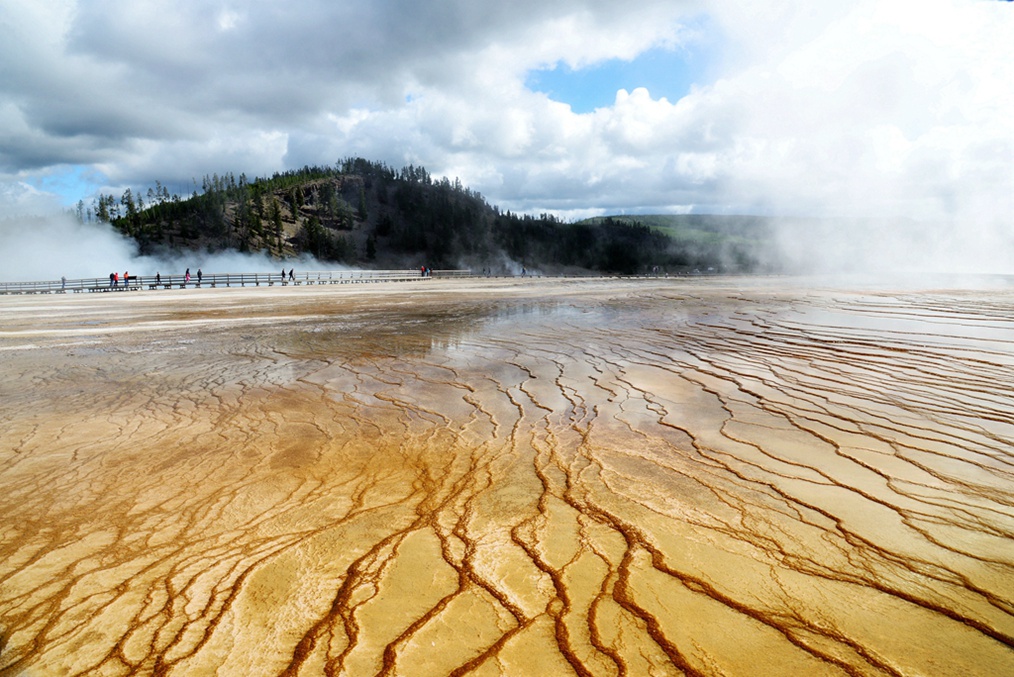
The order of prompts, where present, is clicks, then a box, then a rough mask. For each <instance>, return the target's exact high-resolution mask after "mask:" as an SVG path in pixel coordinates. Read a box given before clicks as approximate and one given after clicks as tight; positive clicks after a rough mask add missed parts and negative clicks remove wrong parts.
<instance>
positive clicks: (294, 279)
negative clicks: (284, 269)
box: [289, 268, 296, 282]
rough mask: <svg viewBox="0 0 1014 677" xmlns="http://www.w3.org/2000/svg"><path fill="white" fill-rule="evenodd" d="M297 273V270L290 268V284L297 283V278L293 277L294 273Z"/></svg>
mask: <svg viewBox="0 0 1014 677" xmlns="http://www.w3.org/2000/svg"><path fill="white" fill-rule="evenodd" d="M295 272H296V269H295V268H289V282H295V281H296V276H295V275H293V273H295Z"/></svg>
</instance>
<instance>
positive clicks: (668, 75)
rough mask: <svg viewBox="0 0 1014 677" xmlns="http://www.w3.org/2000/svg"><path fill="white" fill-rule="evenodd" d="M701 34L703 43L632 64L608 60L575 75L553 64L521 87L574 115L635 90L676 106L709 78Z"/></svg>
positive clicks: (709, 59)
mask: <svg viewBox="0 0 1014 677" xmlns="http://www.w3.org/2000/svg"><path fill="white" fill-rule="evenodd" d="M699 28H702V27H699ZM704 28H706V27H704ZM706 32H707V33H708V35H707V37H708V38H709V40H708V41H695V42H694V43H693V44H689V45H685V46H680V47H678V48H676V49H664V48H661V47H656V48H654V49H650V50H648V51H646V52H642V53H641V54H640V55H638V56H637V57H636V58H635V59H633V60H632V61H624V60H622V59H610V60H609V61H605V62H603V63H599V64H595V65H593V66H589V67H587V68H580V69H577V70H574V69H572V68H570V67H569V66H567V65H566V64H564V63H558V64H556V66H555V67H554V68H546V69H541V70H534V71H530V72H529V73H528V77H527V78H526V80H525V86H527V87H528V89H530V90H532V91H535V92H542V93H544V94H546V95H547V96H549V98H550V99H553V100H554V101H559V102H561V103H566V104H569V105H570V107H571V109H572V110H573V111H574V112H575V113H590V112H592V111H593V110H595V109H596V108H602V107H605V106H611V105H612V104H613V102H614V101H615V100H616V92H617V90H620V89H625V90H627V91H628V92H631V91H633V90H635V89H637V88H638V87H645V88H647V89H648V91H649V92H650V93H651V96H652V98H653V99H659V98H661V97H665V98H666V99H668V100H669V101H670V102H676V101H678V100H679V99H681V98H683V97H684V96H686V94H688V93H689V92H690V88H691V86H692V85H695V84H696V85H704V84H708V83H709V82H710V79H711V78H712V77H713V73H712V70H713V69H712V66H713V61H714V59H713V56H714V54H715V45H713V44H709V43H710V38H712V37H713V35H712V34H711V31H706Z"/></svg>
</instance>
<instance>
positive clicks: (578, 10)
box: [0, 0, 1014, 257]
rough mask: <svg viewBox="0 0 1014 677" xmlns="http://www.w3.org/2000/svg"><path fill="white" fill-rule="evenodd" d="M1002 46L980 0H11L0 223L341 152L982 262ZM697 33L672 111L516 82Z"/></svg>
mask: <svg viewBox="0 0 1014 677" xmlns="http://www.w3.org/2000/svg"><path fill="white" fill-rule="evenodd" d="M702 16H706V17H708V20H707V21H706V22H703V23H702V22H701V21H700V17H702ZM702 25H707V26H708V27H709V28H708V30H707V31H706V32H705V33H704V34H703V35H702V34H701V32H700V31H699V30H698V29H699V28H700V26H702ZM688 27H691V28H688ZM1012 34H1014V11H1012V5H1011V4H1010V3H1003V2H990V1H986V0H925V1H919V2H916V1H915V0H854V1H853V2H848V3H822V4H818V5H814V4H813V3H807V2H803V1H802V0H761V1H760V2H753V3H728V2H718V0H647V1H646V2H643V3H638V6H637V8H636V10H631V9H630V8H629V7H627V6H625V5H622V4H618V3H615V2H607V1H606V0H561V1H560V2H553V3H546V2H541V1H540V2H537V1H535V0H520V1H519V2H516V3H510V4H503V3H476V2H472V1H470V0H445V1H443V2H436V3H414V4H413V3H407V4H406V3H403V2H394V1H393V0H384V1H378V2H371V3H352V2H349V1H333V0H309V1H306V2H300V3H297V4H295V5H291V6H290V5H286V6H284V7H282V6H280V5H278V4H277V3H274V2H267V1H266V0H249V1H248V2H245V3H233V2H227V1H222V2H207V1H206V0H176V1H175V2H172V3H169V2H164V1H162V0H159V1H156V2H146V3H137V2H129V1H128V0H89V1H87V2H86V1H84V0H57V1H54V2H47V3H37V2H30V1H29V0H12V1H11V2H8V3H4V5H3V7H2V8H0V65H2V68H0V183H2V184H5V185H6V186H7V189H6V190H4V191H0V215H2V214H9V213H11V210H12V209H14V207H15V205H16V204H17V200H24V199H26V198H25V197H24V196H23V195H22V196H21V197H20V198H16V197H11V196H17V195H20V194H21V193H19V191H22V189H20V188H18V186H22V185H24V184H26V183H32V179H33V177H35V176H38V175H41V174H44V173H46V172H52V171H54V169H53V168H55V167H68V166H85V167H90V168H93V169H94V170H96V171H97V172H101V174H102V175H104V176H105V177H108V181H109V184H110V188H113V187H117V188H118V187H125V186H133V187H135V188H138V189H142V190H144V189H146V188H147V187H148V186H149V185H151V184H152V183H153V182H154V181H155V180H160V181H161V182H162V183H163V184H165V185H167V186H171V187H172V186H190V185H191V180H192V179H194V178H196V179H197V180H198V183H199V182H200V178H201V176H203V175H205V174H210V173H213V172H219V173H221V172H225V171H232V172H234V173H236V174H239V173H241V172H243V173H246V174H248V175H261V174H270V173H272V172H274V171H281V170H285V169H289V168H295V167H300V166H302V165H304V164H333V163H334V162H336V161H337V160H339V159H341V158H343V157H346V156H348V155H362V156H364V157H367V158H370V159H374V160H382V161H385V162H387V163H389V164H391V165H393V166H395V167H398V166H400V165H402V164H408V163H413V164H417V165H420V164H421V165H424V166H426V167H427V169H429V170H430V171H431V173H433V174H435V175H438V176H439V175H446V176H450V177H455V176H456V177H459V178H460V179H461V180H462V182H463V183H465V184H466V185H468V186H470V187H472V188H474V189H477V190H479V191H480V192H482V193H483V194H484V195H485V196H486V197H487V199H489V200H490V201H491V202H493V203H495V204H498V205H500V206H502V207H504V208H506V209H512V210H514V211H525V212H541V211H554V212H557V213H559V214H561V215H563V216H565V217H567V216H577V215H586V214H588V213H607V212H626V213H631V212H633V213H637V212H640V213H644V212H657V211H687V210H692V211H698V212H731V213H752V212H759V213H766V214H785V215H830V216H848V217H854V216H864V215H876V216H894V217H900V216H906V217H913V218H917V219H922V220H924V221H927V222H935V223H936V222H939V223H957V222H961V223H965V222H974V223H975V224H978V225H977V226H976V228H982V227H984V226H982V225H981V224H984V223H985V224H989V228H990V230H989V231H988V232H989V234H990V237H988V238H987V237H984V236H983V234H982V233H981V232H979V233H978V235H977V237H979V239H980V240H988V241H991V242H993V243H994V244H996V243H999V244H1002V245H1005V244H1007V243H1006V241H1005V240H1004V239H1003V237H1000V236H996V237H994V234H995V233H997V232H998V230H997V229H998V228H999V227H1000V225H1001V224H1004V223H1006V224H1007V225H1008V226H1009V215H1010V214H1011V213H1014V204H1012V200H1014V197H1012V196H1014V185H1012V183H1014V169H1012V168H1014V98H1012V97H1014V93H1012V92H1014V89H1012V88H1011V86H1010V84H1009V83H1010V82H1014V72H1012V68H1014V52H1012V49H1014V48H1012V41H1011V40H1010V39H1009V36H1010V35H1012ZM702 39H703V40H709V41H711V43H713V44H712V46H711V47H710V48H709V49H708V53H709V55H712V58H714V59H715V62H714V63H713V64H712V65H711V66H710V67H709V68H708V69H707V72H708V74H709V79H708V80H707V81H702V82H698V83H696V84H695V85H694V86H693V87H692V89H691V91H690V92H689V93H687V94H686V95H685V96H683V97H682V98H678V99H676V98H674V99H667V98H662V97H661V96H660V95H659V93H657V92H652V91H649V90H647V89H643V88H639V87H638V86H637V84H636V83H635V84H633V85H632V86H631V87H629V88H626V89H624V90H620V91H619V92H613V93H611V96H610V99H611V100H612V103H611V104H610V105H607V106H603V107H600V108H598V109H596V110H594V111H591V112H587V113H577V112H575V111H573V110H571V109H570V107H568V106H567V105H566V104H563V103H560V102H557V101H553V100H552V99H551V98H549V97H548V96H546V95H545V94H542V93H539V92H535V91H531V90H530V89H528V88H527V87H526V85H525V83H526V81H527V80H528V77H527V76H528V74H529V73H530V72H532V71H534V70H537V69H545V68H553V67H564V66H565V67H566V68H569V69H573V70H578V71H579V70H580V69H582V68H586V67H590V66H593V65H595V64H600V63H603V62H606V61H608V60H610V59H622V60H636V59H637V58H638V57H639V55H642V54H646V53H649V52H652V51H654V53H657V51H658V50H675V51H676V53H678V52H679V50H680V49H681V45H683V44H684V41H686V40H702ZM121 189H122V188H121ZM183 192H187V191H186V190H184V191H183ZM74 201H76V199H75V200H74ZM967 232H968V233H970V234H972V233H975V232H977V231H974V230H973V229H971V227H970V229H969V230H968V231H967ZM973 249H975V247H973ZM974 255H975V253H974V252H973V253H970V254H969V256H970V257H974Z"/></svg>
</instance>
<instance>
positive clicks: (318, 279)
mask: <svg viewBox="0 0 1014 677" xmlns="http://www.w3.org/2000/svg"><path fill="white" fill-rule="evenodd" d="M468 275H471V271H468V270H434V271H430V274H429V275H428V276H427V277H434V276H435V277H462V276H468ZM421 279H425V278H424V277H423V276H422V275H421V274H420V271H418V270H341V271H338V270H324V271H308V272H301V273H294V274H293V277H292V278H290V277H289V276H288V274H287V273H286V274H284V275H283V274H282V273H281V272H280V271H279V272H276V273H206V274H204V275H202V277H201V280H200V282H198V280H197V276H196V275H191V276H190V279H189V280H188V279H187V278H186V276H185V275H183V274H176V275H161V276H159V277H156V276H155V275H138V276H133V275H131V276H130V279H129V280H118V281H117V282H116V283H115V284H114V283H113V282H111V281H110V280H109V278H108V277H105V278H102V277H93V278H80V279H75V280H47V281H42V282H0V294H64V293H68V292H73V293H80V292H117V291H119V292H123V291H141V290H149V291H155V290H167V289H200V288H202V287H205V288H207V287H211V288H215V287H260V286H269V287H270V286H274V285H317V284H359V283H368V282H406V281H410V280H421Z"/></svg>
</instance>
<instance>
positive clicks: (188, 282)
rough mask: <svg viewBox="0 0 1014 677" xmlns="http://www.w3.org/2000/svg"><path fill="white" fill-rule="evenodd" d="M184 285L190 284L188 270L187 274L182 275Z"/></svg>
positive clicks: (188, 270)
mask: <svg viewBox="0 0 1014 677" xmlns="http://www.w3.org/2000/svg"><path fill="white" fill-rule="evenodd" d="M183 282H184V284H190V269H189V268H187V272H186V273H184V275H183Z"/></svg>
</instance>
